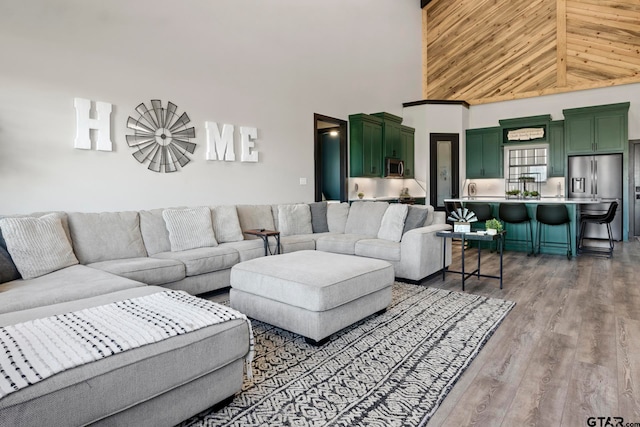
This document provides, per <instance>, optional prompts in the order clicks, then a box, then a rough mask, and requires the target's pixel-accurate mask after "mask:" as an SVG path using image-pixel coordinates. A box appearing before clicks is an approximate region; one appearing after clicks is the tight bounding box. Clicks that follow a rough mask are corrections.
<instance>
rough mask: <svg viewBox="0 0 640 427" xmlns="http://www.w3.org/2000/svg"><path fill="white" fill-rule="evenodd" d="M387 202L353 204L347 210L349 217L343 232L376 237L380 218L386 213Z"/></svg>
mask: <svg viewBox="0 0 640 427" xmlns="http://www.w3.org/2000/svg"><path fill="white" fill-rule="evenodd" d="M388 207H389V203H387V202H354V203H352V204H351V207H350V208H349V216H348V217H347V224H346V225H345V227H344V232H345V233H347V234H363V235H365V236H369V237H377V236H378V230H379V229H380V223H381V222H382V217H383V215H384V213H385V212H386V211H387V208H388Z"/></svg>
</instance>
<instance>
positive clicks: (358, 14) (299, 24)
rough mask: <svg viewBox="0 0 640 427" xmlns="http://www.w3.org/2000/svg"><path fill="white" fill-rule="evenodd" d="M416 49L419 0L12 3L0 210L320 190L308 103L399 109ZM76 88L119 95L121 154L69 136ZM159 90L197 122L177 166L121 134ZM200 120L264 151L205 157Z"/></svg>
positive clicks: (347, 110)
mask: <svg viewBox="0 0 640 427" xmlns="http://www.w3.org/2000/svg"><path fill="white" fill-rule="evenodd" d="M420 45H421V10H420V8H419V4H418V3H416V1H415V0H352V1H349V2H344V1H342V0H326V1H323V2H301V1H299V0H270V1H266V2H261V1H250V0H215V1H210V0H192V1H189V2H173V1H171V2H170V1H168V0H144V1H135V2H134V1H129V0H111V1H108V2H96V1H86V0H57V1H55V2H51V1H47V0H21V1H20V2H17V1H16V2H9V1H4V2H3V4H2V11H1V13H0V52H2V66H0V200H2V205H1V206H0V213H22V212H31V211H37V210H55V209H61V210H79V211H101V210H105V211H109V210H122V209H142V208H153V207H165V206H177V205H192V206H193V205H213V204H227V203H286V202H296V201H312V200H313V197H314V190H313V181H314V172H313V168H314V159H313V134H314V129H313V113H320V114H325V115H328V116H333V117H337V118H342V119H347V116H348V115H349V114H352V113H358V112H378V111H388V112H391V113H395V114H400V112H401V111H402V102H404V101H407V100H413V99H418V98H419V97H420V94H421V76H420V74H421V46H420ZM75 97H81V98H87V99H91V100H94V101H104V102H109V103H111V104H113V107H114V111H113V113H112V139H113V141H114V143H115V150H114V151H113V152H98V151H93V150H92V151H84V150H77V149H74V148H73V140H74V138H75V126H76V124H75V111H74V108H73V99H74V98H75ZM151 99H160V100H162V101H163V103H164V104H165V105H166V102H167V101H172V102H174V103H175V104H177V105H178V108H179V111H180V112H187V113H188V114H189V116H190V118H191V125H193V126H195V128H196V139H195V142H196V143H197V144H198V146H197V148H196V151H195V153H194V155H192V156H191V157H192V162H191V163H190V164H188V165H187V166H186V167H185V168H184V169H182V170H181V171H179V172H175V173H169V174H160V173H155V172H151V171H149V170H147V167H146V165H142V164H140V163H138V162H137V161H136V160H135V159H134V158H133V157H132V153H133V149H131V148H129V147H128V146H127V144H126V141H125V135H127V134H132V133H133V132H132V131H130V130H128V129H127V128H126V121H127V118H128V117H129V116H134V117H136V116H137V115H136V114H135V111H134V108H135V107H136V105H138V104H139V103H141V102H145V103H146V104H147V105H148V104H149V101H150V100H151ZM205 121H215V122H218V123H220V124H222V123H229V124H233V125H235V126H236V132H237V131H238V127H239V126H254V127H257V129H258V140H257V142H256V149H257V150H258V151H259V152H260V162H259V163H241V162H233V163H232V162H212V161H209V162H207V161H205V152H206V140H205V128H204V124H205ZM238 138H239V137H238V136H237V138H236V139H238ZM239 150H240V148H239V146H238V145H236V153H239ZM299 178H307V182H308V184H307V185H306V186H305V185H300V184H299Z"/></svg>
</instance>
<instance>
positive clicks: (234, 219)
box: [211, 205, 244, 243]
mask: <svg viewBox="0 0 640 427" xmlns="http://www.w3.org/2000/svg"><path fill="white" fill-rule="evenodd" d="M211 214H212V215H213V231H214V234H215V235H216V240H217V241H218V243H226V242H239V241H241V240H244V235H243V234H242V228H240V220H239V219H238V211H237V210H236V207H235V206H233V205H228V206H214V207H213V208H211Z"/></svg>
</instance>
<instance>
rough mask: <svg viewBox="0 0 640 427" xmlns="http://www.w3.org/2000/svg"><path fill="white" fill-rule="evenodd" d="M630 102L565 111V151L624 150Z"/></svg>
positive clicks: (606, 151) (574, 152)
mask: <svg viewBox="0 0 640 427" xmlns="http://www.w3.org/2000/svg"><path fill="white" fill-rule="evenodd" d="M629 105H630V104H629V103H628V102H623V103H619V104H609V105H598V106H595V107H585V108H572V109H568V110H563V113H564V117H565V125H564V128H565V133H564V138H565V148H566V154H568V155H570V154H591V153H615V152H623V151H624V150H625V147H626V145H627V144H628V136H627V135H628V126H629V125H628V120H629V119H628V114H629Z"/></svg>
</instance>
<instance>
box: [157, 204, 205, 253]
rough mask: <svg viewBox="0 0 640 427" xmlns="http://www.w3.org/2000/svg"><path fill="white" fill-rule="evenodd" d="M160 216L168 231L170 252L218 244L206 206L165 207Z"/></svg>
mask: <svg viewBox="0 0 640 427" xmlns="http://www.w3.org/2000/svg"><path fill="white" fill-rule="evenodd" d="M162 217H163V218H164V222H165V223H166V225H167V231H168V232H169V241H170V242H171V252H179V251H186V250H188V249H196V248H204V247H211V246H218V242H217V241H216V236H215V234H213V224H212V222H211V210H210V209H209V208H208V207H206V206H203V207H199V208H185V209H165V210H164V211H162Z"/></svg>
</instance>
